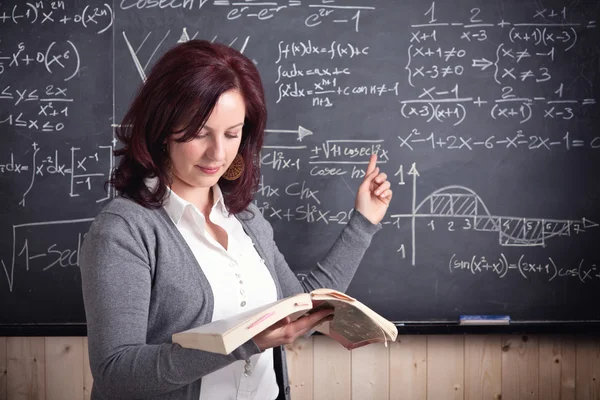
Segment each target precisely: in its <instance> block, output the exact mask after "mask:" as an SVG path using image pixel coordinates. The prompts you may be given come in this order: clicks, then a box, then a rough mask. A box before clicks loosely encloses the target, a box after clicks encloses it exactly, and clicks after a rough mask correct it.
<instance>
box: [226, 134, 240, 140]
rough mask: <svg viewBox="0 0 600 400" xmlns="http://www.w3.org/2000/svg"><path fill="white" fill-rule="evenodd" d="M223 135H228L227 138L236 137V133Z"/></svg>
mask: <svg viewBox="0 0 600 400" xmlns="http://www.w3.org/2000/svg"><path fill="white" fill-rule="evenodd" d="M225 137H228V138H229V139H235V138H237V137H238V134H237V133H226V134H225Z"/></svg>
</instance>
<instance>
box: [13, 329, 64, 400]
mask: <svg viewBox="0 0 600 400" xmlns="http://www.w3.org/2000/svg"><path fill="white" fill-rule="evenodd" d="M45 342H46V341H45V338H43V337H8V338H6V347H7V348H6V355H7V369H8V372H7V374H6V378H7V382H6V388H7V392H6V393H7V398H8V400H46V358H45V357H46V345H45ZM65 400H66V399H65Z"/></svg>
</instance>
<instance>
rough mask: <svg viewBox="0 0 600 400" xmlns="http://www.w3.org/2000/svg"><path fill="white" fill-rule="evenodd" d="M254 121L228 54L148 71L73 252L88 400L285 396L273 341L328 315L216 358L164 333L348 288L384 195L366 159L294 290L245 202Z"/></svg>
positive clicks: (178, 52) (177, 50) (258, 129)
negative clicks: (348, 202) (114, 162)
mask: <svg viewBox="0 0 600 400" xmlns="http://www.w3.org/2000/svg"><path fill="white" fill-rule="evenodd" d="M265 121H266V107H265V100H264V93H263V88H262V84H261V81H260V77H259V75H258V71H257V70H256V68H255V66H254V64H253V63H252V62H251V61H250V60H249V59H248V58H246V57H245V56H243V55H241V54H240V53H239V52H237V51H235V50H233V49H231V48H229V47H226V46H223V45H219V44H211V43H209V42H206V41H197V40H194V41H189V42H187V43H184V44H180V45H178V46H176V47H174V48H173V49H171V50H170V51H168V52H167V53H166V54H165V55H164V56H163V57H162V58H161V59H160V60H159V61H158V62H157V63H156V65H155V66H154V68H153V69H152V71H151V73H150V74H149V75H148V78H147V81H146V82H145V84H144V85H143V86H142V87H141V89H140V91H139V93H138V94H137V96H136V98H135V99H134V101H133V103H132V105H131V108H130V109H129V111H128V112H127V114H126V115H125V118H124V120H123V124H122V127H123V128H122V129H121V130H120V131H119V132H118V137H119V139H120V140H121V142H122V143H123V144H124V146H123V148H122V149H120V150H117V151H115V154H116V155H117V156H121V159H120V164H119V167H118V168H117V169H116V170H115V172H114V174H113V177H112V180H111V183H112V184H113V185H114V187H115V189H116V190H117V191H118V192H119V193H120V196H118V197H117V198H115V199H114V200H112V201H111V202H110V203H109V204H108V205H107V206H106V207H105V208H104V209H103V210H102V212H101V213H100V214H99V215H98V216H97V218H96V219H95V221H94V223H93V224H92V226H91V228H90V230H89V232H88V234H87V236H86V238H85V241H84V244H83V248H82V254H81V275H82V286H83V297H84V303H85V309H86V316H87V326H88V340H89V342H88V343H89V355H90V364H91V370H92V375H93V377H94V386H93V389H92V399H95V400H98V399H111V400H113V399H150V398H152V399H189V400H198V399H201V400H205V399H211V400H212V399H233V398H244V399H246V398H248V399H261V400H262V399H275V398H277V397H278V395H279V394H280V393H281V395H282V396H283V395H285V397H286V398H289V387H288V386H287V373H286V371H285V354H284V353H283V347H282V345H284V344H288V343H292V342H293V341H294V339H296V338H297V337H298V336H300V335H304V334H306V333H307V332H309V331H310V330H311V329H312V328H313V327H314V326H316V325H317V324H319V323H321V322H322V321H323V319H324V318H326V317H327V315H328V312H327V311H323V312H318V313H314V314H313V315H311V316H308V317H304V318H301V319H299V320H297V321H294V322H290V321H289V320H288V319H286V320H282V321H279V322H278V323H277V324H276V325H275V326H273V327H271V328H269V329H267V330H265V331H263V332H261V333H260V334H259V335H257V336H255V337H254V338H253V339H252V340H250V341H248V342H247V343H245V344H244V345H242V346H241V347H239V348H238V349H236V350H235V351H234V352H233V353H232V354H230V355H227V356H225V355H220V354H213V353H207V352H202V351H198V350H192V349H184V348H182V347H181V346H179V345H176V344H172V343H171V335H172V334H173V333H175V332H179V331H183V330H186V329H189V328H191V327H194V326H199V325H203V324H206V323H208V322H210V321H213V320H218V319H222V318H226V317H229V316H231V315H234V314H237V313H240V312H243V311H245V310H248V309H251V308H254V307H258V306H260V305H263V304H266V303H269V302H273V301H276V300H277V299H281V298H284V297H287V296H290V295H293V294H296V293H300V292H302V291H310V290H313V289H315V288H317V287H329V288H333V289H338V290H342V291H343V290H345V289H346V288H347V287H348V285H349V283H350V281H351V279H352V276H353V275H354V272H355V270H356V268H357V266H358V264H359V262H360V260H361V258H362V256H363V254H364V252H365V250H366V249H367V247H368V246H369V244H370V241H371V237H372V235H373V234H374V233H375V232H376V231H377V230H378V229H379V228H380V224H379V222H380V221H381V219H382V218H383V216H384V214H385V212H386V209H387V206H388V204H389V202H390V200H391V197H392V193H391V191H390V184H389V182H388V181H387V179H386V175H385V174H384V173H380V172H379V170H378V168H376V167H375V163H376V157H375V156H373V157H372V158H371V161H370V163H369V166H368V168H367V171H366V175H365V179H364V181H363V182H362V184H361V185H360V188H359V190H358V194H357V197H356V203H355V212H354V213H353V216H352V218H351V219H350V221H349V223H348V224H347V226H346V227H345V228H344V230H343V231H342V233H341V235H340V237H339V238H338V240H337V241H336V243H335V244H334V245H333V247H332V248H331V250H330V252H329V253H328V254H327V256H326V257H325V258H324V259H323V260H322V261H321V262H320V263H318V265H317V268H316V269H315V270H314V271H313V272H312V273H311V274H310V275H309V276H308V277H306V279H304V280H303V282H302V283H300V282H299V281H298V280H297V279H296V277H295V275H294V274H293V273H292V271H291V270H290V268H289V267H288V265H287V263H286V262H285V260H284V258H283V256H282V254H281V253H280V252H279V251H278V250H277V247H276V245H275V243H274V241H273V231H272V229H271V226H270V225H269V223H268V222H267V221H266V220H265V219H264V218H263V217H262V215H261V214H260V212H259V211H258V208H257V207H256V206H254V205H253V204H252V203H251V200H252V196H253V194H254V193H255V192H256V189H257V185H258V181H259V162H260V161H259V156H260V150H261V147H262V143H263V132H264V129H265ZM274 352H279V353H274ZM274 355H275V356H277V357H278V358H279V357H281V358H282V362H281V364H282V370H279V369H277V370H276V369H275V367H274V363H273V360H274ZM278 373H279V375H280V376H281V377H282V379H281V380H282V381H283V382H281V383H280V384H281V385H282V390H281V392H280V388H279V385H278V383H277V379H276V375H277V374H278Z"/></svg>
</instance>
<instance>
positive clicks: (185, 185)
mask: <svg viewBox="0 0 600 400" xmlns="http://www.w3.org/2000/svg"><path fill="white" fill-rule="evenodd" d="M245 116H246V107H245V105H244V99H243V97H242V95H241V94H240V92H239V91H237V90H230V91H228V92H225V93H223V94H222V95H221V97H219V100H218V101H217V103H216V105H215V108H214V109H213V111H212V113H211V114H210V116H209V118H208V120H207V121H206V123H205V124H204V126H203V127H202V129H201V130H200V132H198V134H197V135H196V137H195V138H194V139H192V140H191V141H189V142H183V143H179V142H176V141H174V140H173V141H171V143H170V146H169V154H170V159H171V166H172V169H171V174H172V179H173V187H174V188H175V187H179V188H180V189H184V190H185V189H188V190H189V189H191V188H199V187H202V188H210V187H212V186H213V185H215V184H216V183H217V181H218V180H219V178H220V177H221V175H223V174H224V173H225V171H227V168H229V165H231V163H232V162H233V159H234V158H235V156H236V155H237V152H238V149H239V147H240V143H241V140H242V126H243V124H244V117H245ZM182 135H183V133H180V134H176V135H173V139H177V138H179V137H181V136H182Z"/></svg>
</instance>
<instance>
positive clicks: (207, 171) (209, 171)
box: [198, 165, 220, 175]
mask: <svg viewBox="0 0 600 400" xmlns="http://www.w3.org/2000/svg"><path fill="white" fill-rule="evenodd" d="M198 168H200V170H201V171H202V172H204V173H205V174H208V175H213V174H216V173H217V172H219V169H220V167H214V168H207V167H201V166H199V165H198Z"/></svg>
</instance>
